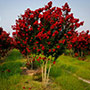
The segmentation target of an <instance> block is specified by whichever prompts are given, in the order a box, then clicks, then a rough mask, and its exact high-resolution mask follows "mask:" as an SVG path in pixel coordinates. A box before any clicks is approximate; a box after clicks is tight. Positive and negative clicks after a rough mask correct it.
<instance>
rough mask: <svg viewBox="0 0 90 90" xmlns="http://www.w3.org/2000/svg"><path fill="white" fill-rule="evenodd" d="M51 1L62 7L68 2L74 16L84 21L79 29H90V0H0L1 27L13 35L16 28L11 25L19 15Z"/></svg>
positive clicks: (54, 4)
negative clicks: (13, 28)
mask: <svg viewBox="0 0 90 90" xmlns="http://www.w3.org/2000/svg"><path fill="white" fill-rule="evenodd" d="M49 1H52V2H53V6H57V7H62V6H63V5H64V4H65V2H67V3H68V4H69V6H70V8H71V13H73V14H74V17H75V18H79V20H80V21H84V25H83V26H81V27H80V28H79V29H77V30H78V31H79V32H80V31H83V30H84V31H86V30H90V0H0V27H2V28H3V29H4V30H5V31H7V32H8V33H10V35H11V36H12V32H13V31H14V30H12V28H11V25H15V20H16V19H17V18H18V16H19V15H21V14H24V11H25V10H26V9H27V8H30V9H31V10H35V9H37V8H41V7H43V6H44V5H46V4H47V3H48V2H49Z"/></svg>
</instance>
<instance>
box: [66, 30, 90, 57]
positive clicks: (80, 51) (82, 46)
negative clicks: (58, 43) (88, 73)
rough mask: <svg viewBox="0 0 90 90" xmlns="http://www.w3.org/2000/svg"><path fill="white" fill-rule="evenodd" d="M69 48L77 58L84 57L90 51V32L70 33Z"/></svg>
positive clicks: (68, 36)
mask: <svg viewBox="0 0 90 90" xmlns="http://www.w3.org/2000/svg"><path fill="white" fill-rule="evenodd" d="M66 41H67V48H68V49H72V50H73V52H74V53H75V56H81V57H83V56H84V53H85V52H86V51H90V47H89V46H90V34H89V30H87V31H86V32H85V31H82V32H77V31H76V32H75V31H74V32H72V31H70V32H68V33H67V35H66Z"/></svg>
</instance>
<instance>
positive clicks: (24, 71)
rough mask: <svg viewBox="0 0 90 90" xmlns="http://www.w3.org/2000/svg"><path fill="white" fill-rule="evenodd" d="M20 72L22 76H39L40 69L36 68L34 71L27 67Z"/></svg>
mask: <svg viewBox="0 0 90 90" xmlns="http://www.w3.org/2000/svg"><path fill="white" fill-rule="evenodd" d="M21 70H22V72H21V74H22V75H30V76H33V75H39V74H41V69H40V68H38V69H36V70H30V69H28V68H27V67H21Z"/></svg>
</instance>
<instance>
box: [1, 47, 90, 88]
mask: <svg viewBox="0 0 90 90" xmlns="http://www.w3.org/2000/svg"><path fill="white" fill-rule="evenodd" d="M25 61H26V59H25V58H24V57H23V56H22V55H21V54H20V52H19V51H18V50H16V49H14V50H12V51H10V52H9V54H8V56H7V57H6V58H5V59H4V60H2V61H0V90H24V89H25V90H90V56H87V57H86V60H85V61H81V60H78V59H77V58H73V57H70V56H65V55H61V56H60V57H59V58H58V60H57V61H56V64H55V65H53V66H52V68H51V72H50V82H49V85H48V86H47V88H43V87H42V84H41V82H40V81H36V80H33V76H29V75H22V74H21V72H22V70H21V69H20V67H23V66H25Z"/></svg>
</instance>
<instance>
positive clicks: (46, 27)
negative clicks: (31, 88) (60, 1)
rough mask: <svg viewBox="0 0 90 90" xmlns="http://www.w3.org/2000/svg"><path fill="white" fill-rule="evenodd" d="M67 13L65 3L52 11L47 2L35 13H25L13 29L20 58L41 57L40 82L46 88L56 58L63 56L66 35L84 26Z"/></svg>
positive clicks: (28, 10) (39, 59)
mask: <svg viewBox="0 0 90 90" xmlns="http://www.w3.org/2000/svg"><path fill="white" fill-rule="evenodd" d="M70 11H71V9H70V8H69V6H68V4H67V3H65V5H64V6H62V8H59V7H52V2H51V1H50V2H49V3H48V4H47V5H46V6H45V7H43V8H39V9H37V10H35V11H31V10H30V9H27V10H26V12H25V14H24V15H21V16H20V18H19V19H18V20H16V25H14V26H13V29H14V30H16V31H15V32H14V33H13V35H14V38H15V40H16V42H17V48H18V49H19V50H20V52H21V53H22V54H24V55H25V56H28V55H29V54H30V53H36V54H38V55H39V54H40V53H41V54H43V55H42V56H41V57H39V58H38V59H37V61H39V62H40V63H41V67H42V81H43V83H44V84H45V85H47V83H48V80H49V73H50V69H51V66H52V63H53V64H55V60H56V59H57V57H58V56H59V55H61V54H62V53H63V52H64V49H65V48H64V46H65V45H66V42H65V34H67V33H68V32H69V31H75V30H76V29H77V28H78V27H80V26H81V25H83V22H79V19H76V18H74V16H73V14H72V13H70ZM49 56H50V58H48V57H49ZM52 58H53V60H52ZM47 63H49V66H47ZM47 67H49V68H48V71H47Z"/></svg>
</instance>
